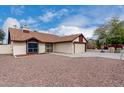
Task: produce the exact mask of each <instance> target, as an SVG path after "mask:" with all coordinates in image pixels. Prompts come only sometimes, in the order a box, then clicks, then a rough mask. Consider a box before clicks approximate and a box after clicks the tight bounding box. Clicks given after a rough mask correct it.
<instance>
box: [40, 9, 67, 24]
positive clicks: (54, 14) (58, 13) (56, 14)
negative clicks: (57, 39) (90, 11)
mask: <svg viewBox="0 0 124 93" xmlns="http://www.w3.org/2000/svg"><path fill="white" fill-rule="evenodd" d="M67 13H68V10H67V9H61V10H59V11H47V12H46V13H45V14H44V15H41V16H39V19H40V20H41V21H43V22H50V21H52V20H53V18H55V17H56V18H60V17H61V16H64V15H66V14H67Z"/></svg>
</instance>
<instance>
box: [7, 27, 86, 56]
mask: <svg viewBox="0 0 124 93" xmlns="http://www.w3.org/2000/svg"><path fill="white" fill-rule="evenodd" d="M8 44H9V45H11V53H12V54H13V55H26V54H34V53H36V54H37V53H49V52H59V53H83V52H85V51H86V44H87V40H86V38H85V37H84V36H83V34H75V35H69V36H57V35H53V34H47V33H41V32H36V31H34V32H33V31H30V30H28V29H22V30H20V29H16V28H10V29H9V35H8Z"/></svg>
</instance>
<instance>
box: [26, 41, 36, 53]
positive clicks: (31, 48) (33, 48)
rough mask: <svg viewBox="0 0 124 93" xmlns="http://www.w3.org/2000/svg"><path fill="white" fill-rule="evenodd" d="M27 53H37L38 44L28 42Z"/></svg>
mask: <svg viewBox="0 0 124 93" xmlns="http://www.w3.org/2000/svg"><path fill="white" fill-rule="evenodd" d="M27 45H28V46H27V52H28V53H38V43H37V42H28V44H27Z"/></svg>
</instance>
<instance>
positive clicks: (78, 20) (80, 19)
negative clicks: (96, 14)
mask: <svg viewBox="0 0 124 93" xmlns="http://www.w3.org/2000/svg"><path fill="white" fill-rule="evenodd" d="M88 21H89V20H88V19H87V18H86V17H84V16H82V15H80V14H78V15H73V16H69V17H68V18H67V19H65V20H64V21H63V22H62V23H61V24H60V25H65V26H78V27H81V26H85V25H87V24H88Z"/></svg>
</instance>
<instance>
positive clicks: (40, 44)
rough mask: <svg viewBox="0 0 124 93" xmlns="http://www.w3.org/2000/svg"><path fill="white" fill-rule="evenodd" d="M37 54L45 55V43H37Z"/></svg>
mask: <svg viewBox="0 0 124 93" xmlns="http://www.w3.org/2000/svg"><path fill="white" fill-rule="evenodd" d="M39 53H45V43H39Z"/></svg>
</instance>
